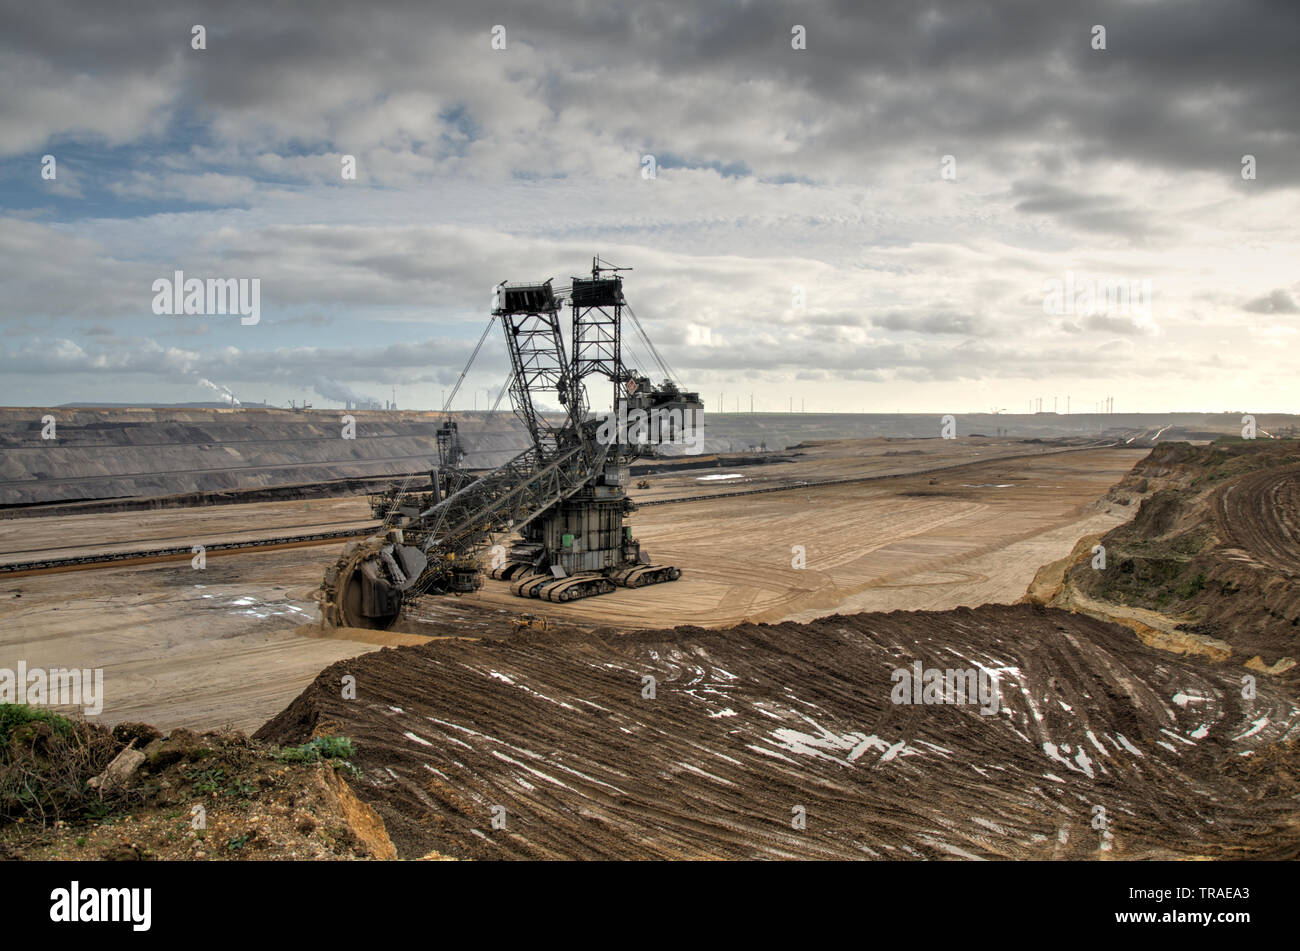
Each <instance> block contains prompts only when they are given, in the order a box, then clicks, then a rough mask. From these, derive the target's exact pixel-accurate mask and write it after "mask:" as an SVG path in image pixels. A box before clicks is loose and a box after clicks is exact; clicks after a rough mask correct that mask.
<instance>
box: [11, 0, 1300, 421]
mask: <svg viewBox="0 0 1300 951" xmlns="http://www.w3.org/2000/svg"><path fill="white" fill-rule="evenodd" d="M618 6H619V8H620V9H618V10H617V11H614V10H608V9H604V7H605V5H601V4H595V3H589V2H570V3H564V2H547V3H544V4H543V3H537V2H536V0H527V2H491V3H488V2H484V0H473V2H465V3H458V4H455V5H452V4H446V3H427V2H419V3H410V4H399V3H382V2H381V3H375V4H364V3H347V4H344V3H324V2H322V3H310V4H307V3H304V4H296V5H292V6H291V5H289V4H268V3H266V2H264V0H256V2H247V3H239V2H222V3H212V4H187V3H185V2H168V3H130V2H115V3H113V4H111V5H109V4H104V3H100V2H82V3H63V2H58V0H43V2H40V3H29V2H16V0H0V9H2V10H3V13H2V14H0V290H2V291H3V293H0V321H2V322H3V329H4V334H3V337H0V403H4V404H8V405H52V404H58V403H64V402H69V401H77V400H82V401H120V402H125V401H139V402H184V401H192V400H205V399H213V398H216V391H215V390H214V389H213V388H212V387H211V386H209V385H208V384H205V383H203V382H201V381H203V380H208V381H211V382H212V384H213V385H215V386H217V387H221V388H226V389H227V390H228V391H233V393H235V394H236V395H237V396H238V397H239V398H240V399H242V400H248V401H260V400H262V399H267V400H269V401H271V402H274V403H285V404H287V403H288V401H289V400H290V399H299V400H301V399H303V398H306V399H309V400H311V401H312V402H313V403H314V404H315V405H317V406H337V405H341V401H342V400H343V399H345V398H346V397H347V396H348V395H349V394H355V395H365V396H371V397H373V398H377V399H390V398H391V396H392V394H393V392H394V387H395V388H396V394H397V401H398V404H399V405H400V406H402V407H404V408H406V407H412V408H415V407H428V408H432V407H435V406H436V405H438V404H439V402H440V399H441V396H440V394H441V393H443V392H444V391H446V390H448V389H449V388H450V386H451V385H452V383H453V382H454V380H455V378H456V376H457V375H458V374H459V372H460V369H461V368H462V366H463V365H464V362H465V360H466V358H467V356H468V354H469V351H470V350H471V349H472V347H473V344H474V342H475V341H476V340H477V339H478V337H479V334H480V333H481V331H482V329H483V326H484V324H485V323H486V321H487V319H488V310H489V307H490V291H491V288H492V286H493V285H494V284H496V283H497V282H499V281H501V280H504V279H508V280H517V281H529V280H542V279H545V278H548V277H555V278H556V279H557V283H567V280H568V278H569V277H571V276H573V275H575V274H581V273H582V272H583V271H584V270H587V269H589V268H590V266H591V257H592V255H593V254H597V253H599V254H601V255H602V256H603V257H605V258H607V259H609V260H611V261H613V262H615V263H617V264H620V265H625V266H630V267H632V268H634V270H633V271H632V272H630V273H629V274H627V275H626V285H625V289H626V292H627V295H628V299H629V301H630V302H631V304H632V306H633V308H634V309H635V311H636V313H637V314H638V316H639V317H640V318H641V320H642V322H643V323H644V324H645V326H646V327H647V329H648V330H649V332H650V335H651V336H652V338H653V339H654V340H655V343H656V344H657V345H658V347H659V349H660V350H661V351H662V353H663V355H664V357H665V359H666V360H667V362H668V363H669V364H670V365H671V366H672V368H673V369H674V370H675V371H676V373H677V375H678V376H679V378H680V379H681V381H682V382H683V383H684V384H686V385H687V386H688V387H690V388H695V389H699V390H701V391H702V392H703V393H704V394H705V395H706V398H707V402H708V407H709V408H710V409H716V406H717V400H718V396H719V394H721V393H725V394H726V395H725V407H726V408H727V409H728V410H731V409H734V408H735V404H736V400H737V398H739V399H740V401H741V407H742V408H743V409H748V406H749V396H750V394H751V393H752V394H753V395H754V404H755V408H756V409H760V410H763V409H767V410H778V409H779V410H784V409H786V408H787V407H788V406H789V400H790V398H791V397H793V399H794V405H795V408H796V409H797V408H799V406H800V405H801V404H802V405H806V406H807V408H808V410H809V411H812V410H818V411H830V410H845V411H854V412H858V411H864V410H865V411H868V412H892V411H894V410H896V409H902V410H904V411H908V410H911V411H918V412H971V411H977V410H978V411H987V410H989V409H992V408H997V409H1002V408H1006V409H1007V410H1009V411H1012V412H1024V411H1027V410H1028V408H1029V405H1030V400H1031V399H1033V398H1034V397H1039V396H1041V397H1043V405H1044V408H1045V409H1049V410H1050V409H1051V408H1052V401H1053V397H1059V407H1060V410H1061V411H1062V412H1064V411H1065V403H1066V396H1067V395H1069V396H1070V397H1071V405H1072V409H1073V410H1074V411H1076V412H1080V411H1091V410H1092V409H1093V408H1094V406H1095V404H1096V403H1097V402H1098V401H1099V400H1101V399H1103V398H1104V397H1106V396H1108V395H1113V396H1114V397H1115V406H1116V409H1117V410H1128V411H1137V410H1141V411H1152V412H1157V411H1166V410H1174V409H1186V410H1206V411H1217V410H1238V409H1239V410H1249V411H1253V412H1268V411H1291V412H1296V411H1300V372H1297V356H1298V355H1300V341H1297V339H1296V333H1297V328H1300V231H1298V229H1297V212H1298V211H1300V139H1298V137H1297V126H1298V124H1300V66H1298V65H1297V63H1298V62H1300V56H1297V50H1300V4H1297V3H1295V2H1276V3H1260V2H1242V0H1234V2H1231V3H1218V2H1206V3H1190V2H1126V3H1119V2H1114V3H1092V4H1089V3H1069V4H1058V3H1045V2H1040V0H1032V2H1009V3H983V2H978V0H958V2H952V3H928V2H919V0H898V2H883V3H877V2H871V3H866V2H861V0H854V2H842V3H769V2H738V3H727V2H710V3H703V2H700V3H692V4H687V3H667V2H654V0H638V2H636V3H627V4H620V5H618ZM196 24H200V25H202V26H203V27H204V28H205V30H204V33H205V39H206V49H201V50H196V49H194V48H193V47H194V39H193V27H194V26H195V25H196ZM1097 25H1100V26H1104V28H1105V34H1104V40H1105V48H1104V49H1097V48H1094V47H1096V46H1097V45H1099V43H1100V38H1099V36H1098V33H1097V31H1095V30H1094V27H1095V26H1097ZM497 26H500V27H504V41H505V42H504V45H505V48H504V49H497V48H494V27H497ZM796 26H802V27H803V28H804V30H803V36H804V37H805V42H804V45H806V48H804V49H796V48H794V47H795V46H797V45H799V39H800V37H799V36H798V35H796V34H797V33H798V31H795V29H794V28H795V27H796ZM497 36H498V41H497V43H496V44H495V45H497V46H500V45H501V43H500V36H501V34H500V32H499V31H498V33H497ZM348 155H350V156H354V157H355V162H356V178H355V180H348V179H345V178H344V177H343V175H342V169H343V157H344V156H348ZM1247 155H1250V156H1253V157H1254V159H1253V163H1251V164H1253V174H1254V177H1253V178H1251V177H1246V176H1244V175H1243V168H1244V166H1243V156H1247ZM45 156H53V157H54V162H53V170H54V177H53V178H50V177H48V171H47V172H45V174H43V170H46V169H49V168H50V162H49V161H48V160H47V159H45ZM646 156H653V167H654V171H655V173H656V174H655V175H654V176H653V177H650V176H649V174H648V173H649V162H648V160H647V159H646V158H645V157H646ZM946 156H947V157H951V158H950V159H948V160H945V157H946ZM1249 171H1250V170H1249V169H1247V174H1249ZM954 173H955V175H954ZM178 270H179V271H183V272H184V274H185V275H186V277H198V278H235V279H240V278H244V279H252V278H257V279H258V280H259V281H260V287H261V299H260V317H261V319H260V321H259V322H258V323H257V324H255V325H248V324H245V323H242V322H241V321H240V319H239V318H238V317H229V316H216V315H213V316H199V315H191V316H166V315H161V316H160V315H156V314H155V313H154V312H153V307H152V303H153V300H154V296H155V295H154V291H153V282H154V281H155V280H157V279H160V278H171V277H172V275H173V273H174V272H175V271H178ZM1067 281H1069V282H1070V287H1071V289H1072V292H1071V295H1070V296H1069V297H1067V296H1066V295H1065V294H1064V293H1063V288H1064V287H1065V286H1066V282H1067ZM1053 282H1056V283H1053ZM1144 282H1145V283H1144ZM1108 284H1110V285H1111V286H1112V289H1117V288H1119V287H1120V286H1121V285H1122V286H1123V288H1124V290H1125V291H1128V292H1129V299H1128V301H1127V303H1126V302H1125V301H1123V300H1121V299H1119V298H1118V297H1113V298H1112V300H1110V301H1107V300H1106V299H1105V297H1104V291H1105V288H1106V286H1107V285H1108ZM1094 287H1096V288H1099V289H1100V290H1101V291H1102V300H1101V301H1100V304H1098V303H1097V302H1096V301H1093V302H1091V303H1090V302H1089V300H1088V296H1087V290H1088V289H1091V288H1094ZM1148 289H1149V295H1148V293H1147V290H1148ZM1058 290H1060V291H1062V292H1061V293H1054V292H1055V291H1058ZM800 292H802V300H800ZM1081 292H1082V295H1083V296H1078V295H1080V293H1081ZM1049 311H1050V312H1049ZM634 356H638V357H640V358H644V357H645V354H644V352H641V353H639V354H634ZM642 362H643V361H642ZM479 365H480V367H481V372H476V373H475V374H474V375H473V376H472V377H471V379H470V381H469V382H468V383H467V389H466V391H465V396H464V398H463V399H462V400H461V401H460V402H459V404H458V405H459V406H460V407H463V408H469V407H470V406H471V405H472V404H473V395H472V390H471V389H470V388H471V387H476V388H477V392H478V405H479V406H480V408H481V407H483V406H484V405H485V403H486V402H488V401H489V399H490V398H494V397H495V395H496V392H497V390H498V389H499V388H500V386H501V383H502V382H503V379H504V376H505V372H506V362H505V357H504V345H503V343H502V341H501V340H500V338H499V336H498V335H496V334H494V335H492V336H491V337H490V338H489V343H488V345H485V348H484V355H483V356H482V358H481V360H480V364H479ZM489 392H490V394H491V397H489V396H488V393H489Z"/></svg>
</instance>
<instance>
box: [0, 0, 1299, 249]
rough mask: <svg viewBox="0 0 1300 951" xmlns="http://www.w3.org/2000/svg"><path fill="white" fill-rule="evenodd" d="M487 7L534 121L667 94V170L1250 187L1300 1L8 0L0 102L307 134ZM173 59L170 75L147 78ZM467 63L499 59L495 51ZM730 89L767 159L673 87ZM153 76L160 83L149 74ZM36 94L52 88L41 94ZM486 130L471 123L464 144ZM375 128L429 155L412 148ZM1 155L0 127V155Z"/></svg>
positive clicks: (67, 126)
mask: <svg viewBox="0 0 1300 951" xmlns="http://www.w3.org/2000/svg"><path fill="white" fill-rule="evenodd" d="M796 22H797V23H799V24H801V25H803V26H805V27H806V29H807V33H808V49H807V50H805V51H794V50H792V49H791V48H790V30H791V27H792V25H793V24H794V23H796ZM193 23H203V24H204V25H206V26H207V28H208V47H209V49H208V55H206V56H203V55H194V54H192V53H191V51H190V50H189V43H188V41H189V30H190V26H191V25H192V24H193ZM496 23H501V24H503V25H505V26H506V27H507V29H508V31H509V36H510V39H511V42H512V43H513V44H514V46H513V47H512V50H513V53H512V55H514V56H516V57H517V59H516V60H515V61H514V63H515V64H531V65H536V64H537V63H538V57H542V58H544V59H545V61H546V62H547V63H549V64H552V65H553V67H554V70H555V77H554V78H555V81H554V82H550V83H547V84H544V85H543V86H542V87H541V88H540V89H539V90H538V91H537V92H538V95H540V97H541V98H542V99H543V100H544V101H545V104H546V106H547V107H548V109H549V110H550V112H551V114H552V115H560V114H563V113H564V112H565V110H566V109H569V108H572V107H575V105H582V106H583V107H584V108H587V109H589V110H592V111H594V109H595V105H594V104H598V103H600V102H601V101H602V98H603V97H605V96H608V97H610V98H609V99H608V100H606V101H607V102H608V103H609V107H610V108H611V109H620V108H621V107H624V106H626V107H633V106H635V102H633V101H626V99H625V98H624V99H623V101H620V97H627V96H633V95H635V96H640V97H642V100H643V102H644V99H645V96H646V95H649V96H652V97H655V98H658V99H664V100H667V101H666V102H665V108H670V109H671V111H672V114H673V115H674V116H675V117H676V118H678V119H679V120H680V126H681V128H682V129H683V130H693V131H694V132H695V133H696V135H695V136H693V137H688V138H695V139H697V140H698V142H699V143H701V144H700V145H699V149H700V151H701V152H704V153H708V152H710V151H714V152H718V153H719V154H695V155H683V156H682V161H684V162H691V163H696V164H702V165H710V164H712V165H716V166H718V167H723V168H728V169H753V171H754V173H755V174H757V175H760V176H761V175H780V174H787V173H790V172H792V171H795V172H802V171H804V169H803V168H801V167H799V166H803V165H805V164H814V163H813V162H812V160H811V158H810V155H811V153H814V152H815V153H816V156H817V159H818V160H819V161H820V162H821V163H829V162H831V161H833V160H834V159H835V158H837V157H838V158H840V159H845V160H851V159H853V158H855V157H856V158H865V157H867V156H870V155H878V154H880V153H883V152H894V153H897V152H900V151H902V150H904V149H905V148H908V147H916V146H921V147H923V148H924V149H925V150H926V153H925V154H926V155H927V156H928V155H929V154H930V153H931V152H934V153H936V154H942V153H944V152H954V153H958V154H959V157H960V156H961V155H962V154H964V155H965V156H966V157H968V158H976V159H978V158H980V157H981V156H984V157H990V156H993V155H996V154H997V153H998V151H999V150H1008V149H1015V148H1016V147H1018V146H1020V145H1023V144H1025V143H1032V144H1033V145H1034V146H1035V148H1036V149H1037V150H1038V151H1039V153H1040V157H1041V159H1042V161H1043V162H1044V163H1047V164H1048V165H1049V166H1050V163H1051V162H1052V161H1054V158H1053V152H1054V151H1056V150H1061V151H1066V152H1069V153H1070V154H1073V155H1076V156H1083V157H1094V158H1103V159H1118V160H1133V161H1139V162H1142V163H1148V164H1154V165H1158V166H1169V167H1174V168H1195V169H1202V170H1211V171H1215V172H1219V173H1221V174H1223V175H1225V176H1233V175H1236V174H1237V173H1238V169H1239V162H1240V157H1241V155H1242V154H1243V153H1247V152H1250V153H1254V154H1256V156H1257V158H1258V159H1259V163H1260V179H1259V182H1258V183H1257V184H1258V185H1259V186H1261V187H1269V186H1271V185H1276V184H1282V183H1291V182H1295V181H1297V179H1298V177H1300V146H1298V139H1297V114H1296V102H1297V101H1300V71H1297V70H1296V69H1295V68H1294V65H1293V64H1294V57H1295V49H1296V40H1297V37H1300V4H1295V3H1288V2H1265V0H1254V2H1234V3H1209V4H1199V5H1193V4H1187V3H1177V2H1153V3H1141V4H1135V3H1121V2H1101V3H1084V4H1068V5H1062V4H1055V3H1042V2H1039V0H1032V2H1030V0H1025V2H1010V3H1006V2H999V3H993V2H979V0H953V2H943V3H924V2H915V0H892V2H884V3H872V4H859V3H856V2H848V0H844V2H839V3H821V4H815V5H811V6H794V7H792V6H790V5H788V4H784V3H777V2H775V0H767V2H763V0H760V2H754V3H728V4H712V5H699V4H686V3H674V2H658V3H656V2H638V3H636V4H628V5H626V6H623V7H621V8H618V9H617V10H602V9H598V8H593V6H592V5H590V4H587V3H576V2H575V3H568V4H563V3H561V4H555V3H548V4H536V3H534V2H531V0H514V2H502V3H497V4H494V5H492V7H491V8H484V7H482V6H481V5H479V4H474V3H461V4H454V5H449V4H437V5H432V4H425V3H415V2H411V3H384V4H378V5H375V6H367V5H360V4H348V5H343V4H337V5H334V4H313V5H310V6H306V7H299V6H292V7H291V6H287V5H286V6H268V5H266V4H263V3H260V2H252V0H247V2H242V3H227V4H221V5H218V6H204V5H187V4H184V3H178V4H163V3H132V2H126V3H115V4H113V6H112V8H111V10H110V8H107V7H103V6H101V5H98V4H91V3H87V2H81V3H69V2H57V0H54V2H45V3H40V4H28V3H17V2H10V3H8V5H7V6H6V8H5V12H4V29H3V30H0V55H4V54H14V55H21V56H22V57H23V58H24V61H25V62H32V61H35V62H39V63H42V64H44V65H48V66H50V67H52V69H53V73H50V74H43V73H39V71H33V70H30V69H24V71H23V73H22V74H21V75H18V76H14V77H11V80H12V81H9V82H6V83H5V87H6V88H5V89H4V91H3V92H0V102H3V103H4V104H8V103H10V102H13V101H14V100H15V99H16V98H17V97H22V96H24V95H26V94H28V93H30V89H25V88H24V83H23V82H22V77H23V76H29V77H30V76H39V80H33V81H41V82H56V81H57V80H56V79H55V78H54V77H55V76H57V75H58V74H66V75H74V74H75V75H79V76H82V77H90V78H91V79H93V81H94V82H95V83H97V84H101V85H103V86H104V87H105V88H108V89H112V90H114V91H115V94H116V100H115V101H116V103H117V106H118V107H119V108H120V111H121V115H120V116H109V117H95V118H94V119H93V120H92V119H91V118H87V117H83V118H77V117H76V116H74V115H71V114H69V116H68V117H67V121H66V122H64V121H61V119H60V116H58V115H50V116H48V117H47V119H48V131H49V133H50V134H51V135H57V134H59V133H61V132H71V133H75V132H76V130H77V127H78V125H79V124H86V123H90V124H91V125H94V123H96V122H99V123H101V124H102V127H101V129H100V130H101V132H104V134H110V132H111V130H112V128H113V126H112V124H113V123H117V124H118V125H120V128H119V129H118V131H119V132H120V133H121V134H123V135H129V134H132V133H133V132H134V133H135V134H143V128H144V126H143V123H144V121H145V117H144V115H143V113H144V112H147V111H152V113H158V112H162V113H164V114H169V115H173V117H174V113H175V111H178V110H188V111H189V113H190V114H191V115H190V118H191V121H197V122H198V123H200V124H202V123H206V122H211V121H214V120H230V119H232V118H237V117H238V116H240V115H241V114H243V113H246V112H248V113H256V114H258V115H260V116H262V117H265V118H268V120H269V121H274V120H276V119H279V120H282V121H284V122H288V123H290V124H291V125H292V127H293V130H294V134H295V135H297V136H299V137H301V138H302V139H303V140H304V141H305V140H309V139H311V137H312V136H313V135H315V136H319V137H321V139H322V140H324V139H327V138H328V137H329V132H330V130H329V126H328V123H325V122H322V121H320V116H319V115H316V114H314V110H315V111H319V110H320V109H322V108H323V106H324V104H326V103H328V104H330V105H332V106H346V105H347V104H348V103H349V102H351V103H353V104H355V105H356V106H357V107H358V108H364V107H365V106H366V105H367V104H372V103H375V102H378V101H383V100H387V99H389V98H391V97H395V96H400V95H402V94H403V93H420V94H428V93H430V92H431V91H432V90H433V89H434V87H435V86H436V84H431V83H430V77H431V76H432V75H436V74H437V68H438V65H439V63H441V62H445V61H449V60H450V61H455V60H457V59H458V58H462V57H464V56H465V55H466V47H467V45H470V44H476V43H481V44H482V46H483V48H484V49H486V48H487V37H488V30H489V29H490V27H491V26H492V25H494V24H496ZM1094 23H1099V24H1103V25H1104V26H1105V27H1106V29H1107V46H1108V48H1107V49H1106V50H1105V51H1095V50H1093V49H1091V47H1090V45H1089V40H1090V33H1089V31H1090V28H1091V26H1092V25H1093V24H1094ZM181 62H183V63H184V71H183V75H178V76H175V77H173V76H172V75H171V74H169V73H168V70H169V69H170V68H174V67H175V66H176V65H177V64H178V63H181ZM487 68H489V69H492V70H497V69H500V70H508V69H509V68H511V66H510V65H508V61H507V60H505V59H502V60H501V62H500V65H498V64H496V63H492V65H491V66H489V67H487ZM602 70H605V71H617V75H618V76H619V77H623V78H625V77H628V76H637V75H641V76H644V77H645V79H646V82H647V85H648V88H649V90H651V92H649V93H645V92H643V91H641V90H638V91H636V92H635V93H633V92H631V91H629V90H627V89H619V88H609V87H608V84H607V83H605V82H602V78H601V77H602V73H601V71H602ZM603 75H604V76H609V75H611V73H610V72H606V73H604V74H603ZM751 81H769V82H772V83H773V84H774V85H773V88H774V89H777V90H781V89H784V90H788V91H789V92H790V94H791V95H790V97H789V98H788V99H784V100H782V101H781V102H773V103H772V105H771V108H772V110H774V111H775V118H776V119H777V120H778V121H779V120H785V121H788V124H789V127H790V130H791V135H792V136H793V137H794V139H795V140H796V141H798V143H799V145H800V148H801V155H800V156H799V157H796V158H787V159H781V158H780V157H779V156H777V155H775V154H764V153H763V151H762V150H761V149H757V148H756V149H755V150H754V151H753V154H720V152H721V148H722V147H721V146H720V145H716V144H714V145H709V144H708V143H709V142H710V141H713V140H711V139H710V132H711V129H712V127H713V126H715V125H717V124H718V123H719V121H720V117H721V122H722V124H723V125H726V124H727V120H728V117H727V115H726V113H727V106H728V104H727V103H726V102H725V101H723V102H718V101H716V100H715V99H714V97H713V96H711V95H709V96H704V97H695V98H691V97H689V95H688V94H686V93H685V92H684V90H685V89H686V88H688V87H689V86H690V85H691V84H695V85H698V86H699V87H700V88H703V87H704V86H706V85H708V84H722V85H723V86H726V87H731V88H736V89H740V88H742V87H743V86H744V84H746V83H749V82H751ZM171 82H178V84H179V85H178V88H177V89H175V90H172V89H170V88H169V86H168V84H169V83H171ZM151 94H152V95H154V96H161V98H162V100H163V101H165V102H166V105H162V104H161V103H160V102H154V101H153V100H152V99H151ZM171 96H174V97H175V99H174V100H171V99H169V98H168V97H171ZM133 100H134V101H137V102H138V103H139V104H140V110H139V113H138V114H137V113H133V112H132V101H133ZM59 106H60V103H58V102H56V103H54V105H53V108H54V110H55V111H57V109H58V108H59ZM64 108H68V109H69V110H70V113H71V111H74V110H71V107H70V106H68V105H67V104H66V103H64ZM449 108H451V110H452V111H450V112H448V113H447V115H448V116H459V119H457V120H456V122H454V123H453V122H451V120H447V121H448V123H450V125H456V124H457V123H459V124H460V125H463V124H464V123H466V122H468V123H477V122H478V117H476V116H473V115H470V114H467V113H465V112H464V111H463V110H462V111H459V112H458V111H456V107H454V106H453V107H449ZM782 110H785V111H784V112H783V111H782ZM3 111H4V110H0V112H3ZM810 113H811V114H810ZM519 118H520V121H524V122H526V121H527V117H526V116H521V117H519ZM731 118H732V119H734V120H735V121H736V122H740V121H741V120H743V119H744V118H745V117H743V116H739V115H736V116H733V117H731ZM818 120H825V121H824V122H822V123H821V125H820V127H818V128H813V127H812V126H811V125H809V124H810V123H816V122H817V121H818ZM449 127H450V126H449ZM5 131H6V132H8V131H9V130H8V129H6V130H5ZM281 131H282V134H283V133H284V130H281ZM500 131H501V130H499V129H497V130H494V129H492V128H483V129H482V130H481V132H482V134H483V135H484V136H486V137H491V136H492V135H493V134H494V132H497V133H499V132H500ZM647 134H649V135H653V136H656V137H658V138H659V139H660V140H661V142H662V144H663V145H664V147H665V148H668V147H671V145H672V142H673V140H674V134H673V130H671V129H664V128H656V129H653V130H649V131H648V132H647ZM400 138H401V137H400V136H399V139H400ZM15 141H17V138H16V137H15ZM718 141H721V140H718ZM28 144H30V143H28ZM397 144H399V145H402V146H404V147H405V146H411V147H415V148H421V147H424V146H428V147H429V148H432V149H434V150H435V151H436V150H437V149H438V148H439V146H438V144H437V143H436V142H434V143H424V144H423V145H421V144H420V143H413V142H409V141H407V142H400V141H399V142H398V143H397ZM13 147H14V145H13V143H12V142H4V141H3V140H0V148H10V149H12V148H13ZM733 147H734V148H743V146H739V145H734V144H733ZM779 166H785V167H779ZM827 167H828V168H829V165H828V166H827ZM1076 218H1077V220H1079V221H1080V222H1081V223H1082V224H1083V226H1085V227H1089V228H1092V229H1100V230H1109V229H1114V228H1118V227H1122V226H1123V220H1122V219H1123V213H1122V209H1112V210H1111V211H1109V212H1106V211H1102V212H1097V213H1095V214H1094V215H1093V216H1091V217H1089V216H1087V215H1076Z"/></svg>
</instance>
